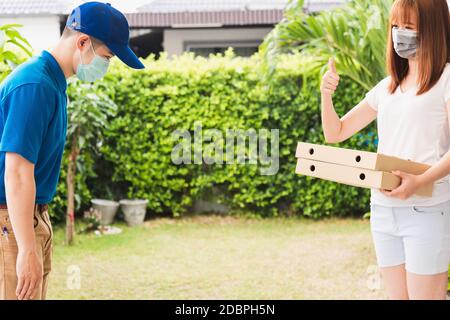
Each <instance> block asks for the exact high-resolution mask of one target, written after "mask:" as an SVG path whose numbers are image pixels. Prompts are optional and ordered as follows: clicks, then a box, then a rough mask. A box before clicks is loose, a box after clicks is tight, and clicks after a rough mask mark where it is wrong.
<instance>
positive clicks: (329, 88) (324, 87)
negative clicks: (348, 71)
mask: <svg viewBox="0 0 450 320" xmlns="http://www.w3.org/2000/svg"><path fill="white" fill-rule="evenodd" d="M339 79H340V78H339V75H338V74H337V72H336V66H335V64H334V59H333V58H330V60H329V61H328V71H327V72H326V73H325V74H324V76H323V78H322V84H321V86H320V91H321V92H322V94H327V95H332V94H333V93H334V92H335V91H336V89H337V86H338V85H339Z"/></svg>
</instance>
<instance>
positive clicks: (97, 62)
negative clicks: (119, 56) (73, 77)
mask: <svg viewBox="0 0 450 320" xmlns="http://www.w3.org/2000/svg"><path fill="white" fill-rule="evenodd" d="M91 48H92V51H94V58H93V59H92V61H91V63H89V64H83V59H82V57H81V51H78V52H79V54H80V63H79V64H78V67H77V77H78V79H80V80H81V81H86V82H94V81H96V80H99V79H101V78H103V76H104V75H105V74H106V72H107V71H108V67H109V60H108V59H105V58H102V57H100V56H99V55H97V54H96V53H95V50H94V47H93V46H92V42H91Z"/></svg>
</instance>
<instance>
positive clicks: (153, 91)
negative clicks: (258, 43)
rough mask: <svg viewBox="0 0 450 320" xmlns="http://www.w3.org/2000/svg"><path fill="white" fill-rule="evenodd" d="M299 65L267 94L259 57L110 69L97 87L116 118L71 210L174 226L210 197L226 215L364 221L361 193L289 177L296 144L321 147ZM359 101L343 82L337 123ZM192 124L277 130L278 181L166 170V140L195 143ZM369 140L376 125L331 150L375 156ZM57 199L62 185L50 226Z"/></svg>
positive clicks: (185, 168) (227, 172) (227, 168)
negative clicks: (134, 204)
mask: <svg viewBox="0 0 450 320" xmlns="http://www.w3.org/2000/svg"><path fill="white" fill-rule="evenodd" d="M305 63H307V61H299V60H298V59H297V58H296V57H295V56H290V57H286V58H285V59H284V61H283V63H282V64H280V66H279V69H278V70H277V72H276V75H275V77H274V79H272V80H271V83H270V85H269V84H268V83H267V82H266V81H265V80H264V77H263V67H262V65H261V60H260V59H259V58H258V57H257V56H254V57H253V58H237V57H234V56H233V55H232V54H231V53H227V54H225V55H224V56H222V55H218V56H213V57H210V58H208V59H205V58H201V57H196V58H195V57H193V56H192V55H184V56H182V57H179V58H175V59H167V58H166V57H165V56H164V55H163V56H162V57H161V58H160V59H158V60H155V59H153V58H152V57H150V58H148V59H147V61H146V66H147V67H146V69H145V70H144V71H134V70H130V69H128V68H126V67H123V66H122V65H120V64H114V65H113V67H112V70H111V72H110V73H109V74H108V75H107V76H106V77H105V78H104V80H103V83H102V86H103V85H104V86H106V87H107V88H108V94H109V95H110V96H111V98H112V99H113V100H114V101H115V102H116V103H117V105H118V107H119V110H118V114H117V115H116V116H115V117H112V118H111V119H110V125H109V126H108V127H107V128H105V131H104V135H105V143H104V145H103V146H102V148H101V154H100V155H99V156H94V157H93V156H91V155H85V156H84V158H83V159H82V162H83V163H84V164H85V165H87V166H88V167H89V168H90V169H92V170H84V172H82V173H81V174H80V175H79V177H78V178H77V180H78V182H79V184H78V187H77V192H78V199H77V200H78V201H77V202H78V203H77V204H78V206H77V208H78V210H79V211H81V210H82V209H83V208H86V207H87V206H89V200H90V198H91V197H102V198H113V199H115V200H118V199H120V198H123V197H132V198H135V197H137V198H145V199H148V200H149V205H148V209H149V212H151V213H158V214H166V215H174V216H178V215H181V214H183V213H186V212H189V210H190V207H191V205H192V204H193V202H194V200H195V199H204V198H208V197H211V196H214V197H216V198H218V199H219V201H221V202H223V203H224V204H227V205H228V206H230V207H231V208H232V212H233V213H234V212H246V213H251V214H255V215H258V216H277V215H304V216H308V217H314V218H319V217H325V216H332V215H334V216H344V215H362V214H364V213H365V212H366V211H367V209H368V203H369V194H370V191H369V190H368V189H361V188H354V187H349V186H344V185H340V184H336V183H332V182H326V181H321V180H317V179H312V178H307V177H301V176H298V175H296V174H295V172H294V171H295V162H296V161H295V149H296V144H297V142H298V141H307V142H312V143H320V144H324V143H325V142H324V138H323V133H322V129H321V122H320V92H319V84H318V80H317V79H303V77H302V66H303V65H304V64H305ZM98 88H99V87H97V90H99V89H98ZM363 96H364V92H363V91H362V90H361V88H360V87H358V86H357V85H355V84H354V83H352V81H351V80H349V79H345V78H343V79H342V82H341V84H340V86H339V88H338V90H337V92H336V93H335V96H334V100H335V106H336V110H337V112H338V113H339V114H340V115H343V114H344V113H345V112H347V111H348V110H349V109H350V108H352V107H353V106H354V105H356V104H357V103H358V102H359V101H360V100H361V99H362V98H363ZM197 121H201V123H202V125H203V129H204V130H205V129H208V128H215V129H219V130H221V131H222V132H223V133H224V134H225V130H226V129H244V130H247V129H250V128H253V129H256V130H259V129H262V128H265V129H279V135H280V147H279V148H280V149H279V153H280V160H279V171H278V173H277V174H276V175H272V176H270V175H269V176H267V175H261V174H260V171H259V170H260V166H256V165H238V164H235V165H230V164H223V165H207V164H203V165H196V164H190V165H175V164H173V163H172V160H171V153H172V149H173V147H174V145H175V144H176V143H178V142H177V141H175V140H174V139H173V138H172V136H171V134H172V132H173V131H174V130H176V129H187V130H189V131H190V132H191V133H192V135H193V130H194V123H195V122H197ZM373 133H374V124H372V125H370V126H369V127H368V128H367V129H365V130H364V131H362V132H361V133H359V134H358V135H355V136H354V137H352V138H351V139H349V140H348V141H346V142H344V143H342V144H340V145H338V146H341V147H346V148H357V149H364V150H370V151H374V150H375V145H374V141H373V140H374V134H373ZM67 154H68V152H66V154H65V156H67ZM80 167H82V166H80ZM64 170H65V168H64ZM64 170H63V172H62V174H61V181H60V183H61V184H65V171H64ZM64 192H65V186H63V185H60V186H59V187H58V196H57V197H56V199H55V201H54V204H53V209H54V210H53V211H54V218H55V219H57V218H58V217H62V216H63V215H64V210H65V208H64V201H65V193H64Z"/></svg>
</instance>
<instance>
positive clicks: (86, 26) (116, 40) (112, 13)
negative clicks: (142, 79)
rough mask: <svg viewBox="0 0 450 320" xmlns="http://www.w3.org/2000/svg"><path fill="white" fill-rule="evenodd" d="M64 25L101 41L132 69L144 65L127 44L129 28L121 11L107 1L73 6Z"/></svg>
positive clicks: (140, 67) (141, 67)
mask: <svg viewBox="0 0 450 320" xmlns="http://www.w3.org/2000/svg"><path fill="white" fill-rule="evenodd" d="M66 27H68V28H70V29H72V30H75V31H79V32H82V33H85V34H87V35H89V36H93V37H94V38H96V39H98V40H100V41H102V42H103V43H104V44H105V45H106V46H107V47H108V49H109V50H111V51H112V53H114V54H115V55H116V56H117V57H118V58H119V59H120V60H121V61H122V62H123V63H125V64H126V65H128V66H129V67H131V68H134V69H143V68H144V65H143V64H142V62H141V61H140V60H139V58H138V57H137V56H136V55H135V54H134V52H133V50H131V48H130V47H129V45H128V42H129V40H130V29H129V25H128V21H127V19H126V18H125V16H124V15H123V13H122V12H120V11H119V10H117V9H115V8H113V7H112V6H111V4H109V3H102V2H86V3H84V4H82V5H80V6H79V7H77V8H75V9H74V10H73V11H72V13H71V14H70V16H69V18H68V19H67V23H66Z"/></svg>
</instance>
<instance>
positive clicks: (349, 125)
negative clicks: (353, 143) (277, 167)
mask: <svg viewBox="0 0 450 320" xmlns="http://www.w3.org/2000/svg"><path fill="white" fill-rule="evenodd" d="M328 69H329V70H328V71H327V72H326V73H325V75H324V77H323V79H322V85H321V92H322V110H321V117H322V128H323V133H324V136H325V141H326V142H327V143H338V142H342V141H345V140H347V139H348V138H350V137H351V136H353V135H354V134H355V133H357V132H358V131H360V130H361V129H363V128H365V127H366V126H367V125H369V124H370V123H371V122H372V121H373V120H375V119H376V117H377V112H376V111H375V110H374V109H372V108H371V107H370V106H369V104H368V103H367V101H366V99H364V100H363V101H361V102H360V103H359V104H358V105H357V106H355V107H354V108H353V109H351V110H350V111H349V112H347V114H345V115H344V116H343V117H342V119H340V118H339V116H338V114H337V113H336V111H335V110H334V105H333V98H332V95H333V94H334V92H335V91H336V88H337V86H338V85H339V76H338V74H337V72H336V67H335V65H334V60H333V59H330V61H329V63H328Z"/></svg>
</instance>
